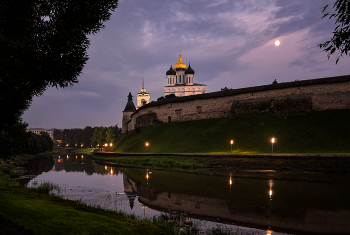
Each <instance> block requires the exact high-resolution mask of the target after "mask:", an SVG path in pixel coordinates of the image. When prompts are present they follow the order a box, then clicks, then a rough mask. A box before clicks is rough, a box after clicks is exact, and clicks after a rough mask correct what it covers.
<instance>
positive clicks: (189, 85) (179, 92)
mask: <svg viewBox="0 0 350 235" xmlns="http://www.w3.org/2000/svg"><path fill="white" fill-rule="evenodd" d="M166 77H167V86H165V87H164V96H166V95H170V94H175V95H176V96H188V95H198V94H203V93H206V92H207V85H204V84H198V83H194V82H193V79H194V70H193V69H192V68H191V64H188V68H187V66H186V64H185V63H184V62H183V61H182V59H181V53H180V57H179V60H178V61H177V63H176V64H175V65H174V68H173V67H172V66H170V69H169V70H168V71H167V72H166Z"/></svg>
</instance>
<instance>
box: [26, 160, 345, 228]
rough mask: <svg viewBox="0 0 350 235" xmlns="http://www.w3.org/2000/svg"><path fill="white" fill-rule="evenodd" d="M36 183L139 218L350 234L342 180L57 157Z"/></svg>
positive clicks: (181, 224) (177, 222) (179, 224)
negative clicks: (115, 164) (156, 167)
mask: <svg viewBox="0 0 350 235" xmlns="http://www.w3.org/2000/svg"><path fill="white" fill-rule="evenodd" d="M51 167H52V166H51ZM227 177H228V176H227ZM344 177H345V176H344ZM35 180H36V181H39V182H40V180H41V181H50V182H52V183H57V184H59V185H60V186H61V187H62V188H63V189H64V190H61V194H62V196H63V197H64V198H68V199H75V200H76V199H78V200H79V199H81V200H82V201H83V202H85V203H87V204H91V205H100V206H102V207H103V208H105V209H110V210H122V211H125V212H127V213H134V214H135V215H137V216H140V217H151V216H153V215H159V214H160V213H161V212H165V213H167V214H166V215H167V216H168V218H169V220H170V221H174V222H176V224H177V225H178V226H185V225H186V226H187V225H188V224H190V221H192V220H194V221H199V222H200V221H206V223H207V224H208V225H213V223H212V222H210V221H215V222H220V223H235V224H240V225H245V226H246V225H248V224H249V226H250V227H255V228H260V229H263V230H264V231H265V232H264V234H276V233H275V232H272V230H275V229H277V230H281V231H286V232H290V231H297V232H308V233H315V232H319V233H332V232H333V233H342V232H344V231H346V232H347V231H350V225H349V224H348V221H349V220H350V204H349V202H348V198H349V196H350V193H349V187H346V186H344V184H342V183H339V184H334V185H331V184H321V183H314V184H312V183H303V182H284V181H276V180H273V179H270V180H256V179H240V178H235V177H234V175H233V173H230V175H229V185H227V184H228V182H227V180H228V178H226V177H216V176H204V175H196V174H188V173H179V172H170V171H160V170H152V172H151V171H149V169H135V168H116V167H111V166H108V165H98V164H96V163H95V161H93V160H91V158H90V157H87V156H84V155H81V156H78V155H76V157H75V158H74V156H73V157H70V156H67V159H66V158H61V157H60V156H56V157H54V167H53V168H52V170H51V171H50V172H47V173H43V174H42V175H40V176H38V177H36V179H35ZM30 184H31V183H29V184H28V185H29V186H30ZM228 187H230V190H228ZM272 199H273V200H272ZM180 212H181V213H180ZM260 231H261V230H260Z"/></svg>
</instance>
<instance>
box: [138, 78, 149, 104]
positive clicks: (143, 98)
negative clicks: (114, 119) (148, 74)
mask: <svg viewBox="0 0 350 235" xmlns="http://www.w3.org/2000/svg"><path fill="white" fill-rule="evenodd" d="M149 99H150V95H149V93H147V92H146V89H145V81H144V78H143V77H142V89H141V91H140V93H137V105H136V109H139V108H140V107H141V106H142V105H145V104H148V103H149Z"/></svg>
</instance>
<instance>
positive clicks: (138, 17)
mask: <svg viewBox="0 0 350 235" xmlns="http://www.w3.org/2000/svg"><path fill="white" fill-rule="evenodd" d="M334 1H335V0H317V1H316V0H293V1H290V0H235V1H230V0H216V1H213V0H200V1H192V0H177V1H150V0H148V1H145V0H120V1H119V7H118V8H117V9H116V10H115V12H113V14H112V17H111V19H110V20H109V21H108V22H107V23H106V27H105V29H103V30H102V31H100V33H98V34H97V35H93V36H91V37H90V39H91V45H90V48H89V49H88V54H89V58H90V59H89V61H88V62H87V64H86V66H85V68H84V70H83V73H82V74H81V76H80V77H79V84H76V85H74V86H73V87H71V88H66V89H58V90H57V89H56V88H50V89H48V90H47V91H46V92H45V93H44V95H43V96H40V97H35V98H34V99H33V102H32V105H31V106H30V108H29V109H28V110H27V111H26V112H25V113H24V115H23V120H24V121H25V122H27V123H28V124H29V127H31V128H34V127H43V128H59V129H63V128H84V127H85V126H111V125H116V124H118V126H120V127H121V120H122V111H123V110H124V108H125V105H126V102H127V95H128V93H129V91H130V92H131V93H132V95H133V96H134V103H135V104H136V94H137V93H138V92H140V89H141V86H142V76H144V77H145V88H146V90H147V92H149V93H150V96H151V101H152V100H154V101H155V100H157V98H158V97H160V96H163V95H164V86H166V82H167V79H166V76H165V73H166V71H167V70H168V69H169V67H170V65H171V64H172V65H174V64H175V63H176V62H177V60H178V58H179V52H180V50H181V54H182V59H183V61H184V62H185V63H186V64H187V65H188V62H189V61H190V62H191V67H192V68H193V69H194V70H195V76H194V82H196V83H202V84H206V85H207V92H214V91H218V90H220V89H221V88H224V87H228V88H242V87H251V86H259V85H266V84H271V83H272V82H273V81H274V80H275V79H276V80H277V81H278V82H289V81H294V80H305V79H313V78H322V77H330V76H339V75H347V74H350V66H349V65H350V57H344V58H341V59H340V61H339V62H338V64H337V65H336V64H335V56H333V57H332V58H331V59H330V60H328V59H327V55H326V53H324V52H323V51H322V50H321V49H319V48H318V47H317V45H318V44H319V43H324V42H325V41H326V40H329V39H330V38H331V37H332V31H333V30H334V28H335V26H334V22H333V21H331V20H328V19H321V17H322V9H321V8H322V7H323V6H325V5H326V4H330V3H333V2H334ZM276 40H279V41H280V42H281V44H280V46H278V47H277V46H275V45H274V42H275V41H276Z"/></svg>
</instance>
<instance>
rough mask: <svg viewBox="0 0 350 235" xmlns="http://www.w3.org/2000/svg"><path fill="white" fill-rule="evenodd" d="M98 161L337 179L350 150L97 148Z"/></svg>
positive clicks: (347, 165)
mask: <svg viewBox="0 0 350 235" xmlns="http://www.w3.org/2000/svg"><path fill="white" fill-rule="evenodd" d="M93 158H94V159H95V161H97V163H99V164H104V165H109V166H116V167H118V166H119V167H138V168H150V169H163V170H171V171H184V172H191V173H195V174H206V175H222V176H227V175H230V174H232V173H233V172H234V177H236V178H260V179H276V180H277V179H278V180H293V181H310V182H328V183H334V182H336V181H337V178H338V175H339V174H347V173H349V172H350V155H349V154H337V155H330V154H302V155H298V154H232V155H230V154H199V153H194V154H193V153H186V154H153V153H138V154H136V153H134V154H132V153H108V152H107V153H106V152H95V154H93Z"/></svg>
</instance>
